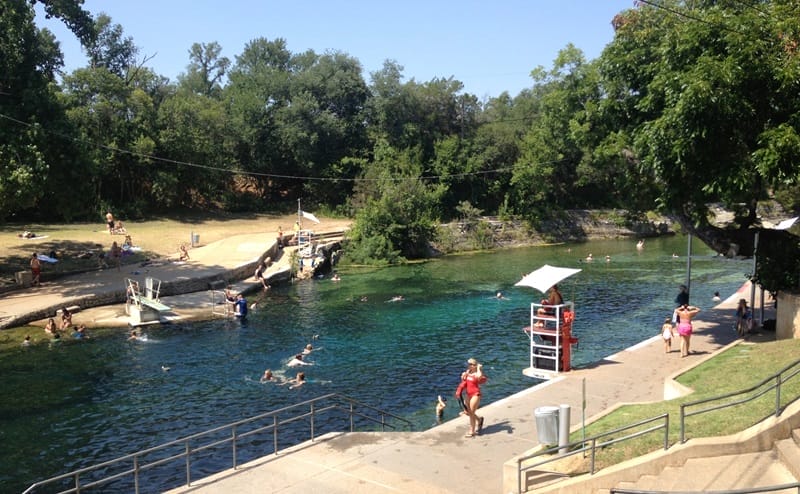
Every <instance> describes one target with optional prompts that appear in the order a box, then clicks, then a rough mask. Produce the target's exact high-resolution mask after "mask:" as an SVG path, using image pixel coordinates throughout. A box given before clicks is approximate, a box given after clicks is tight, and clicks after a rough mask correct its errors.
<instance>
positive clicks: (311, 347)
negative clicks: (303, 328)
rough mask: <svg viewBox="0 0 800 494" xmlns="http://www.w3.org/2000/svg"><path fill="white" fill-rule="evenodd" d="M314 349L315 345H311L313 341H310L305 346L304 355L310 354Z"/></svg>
mask: <svg viewBox="0 0 800 494" xmlns="http://www.w3.org/2000/svg"><path fill="white" fill-rule="evenodd" d="M313 351H314V347H313V346H311V343H309V344H308V345H306V347H305V348H303V355H308V354H310V353H311V352H313Z"/></svg>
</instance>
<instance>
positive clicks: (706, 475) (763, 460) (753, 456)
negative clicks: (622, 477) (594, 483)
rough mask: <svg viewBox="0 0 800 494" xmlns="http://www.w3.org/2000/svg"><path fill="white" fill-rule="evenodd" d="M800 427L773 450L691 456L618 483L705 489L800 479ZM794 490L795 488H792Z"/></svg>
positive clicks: (649, 487) (644, 487) (656, 488)
mask: <svg viewBox="0 0 800 494" xmlns="http://www.w3.org/2000/svg"><path fill="white" fill-rule="evenodd" d="M799 474H800V429H795V430H794V431H793V432H792V437H791V438H789V439H783V440H780V441H777V442H776V443H775V444H774V446H773V448H772V449H771V450H767V451H760V452H756V453H743V454H738V455H727V456H717V457H709V458H691V459H689V460H687V461H686V463H684V465H683V466H681V467H666V468H664V469H663V470H662V471H661V473H659V474H658V475H643V476H642V477H640V478H639V480H637V481H636V482H620V483H619V484H618V485H617V487H618V488H624V489H636V490H653V491H666V492H669V491H673V492H674V491H686V492H691V491H694V492H703V491H710V490H729V489H742V488H747V487H766V486H771V485H780V484H789V483H793V482H798V481H800V475H799ZM791 492H796V489H795V490H791Z"/></svg>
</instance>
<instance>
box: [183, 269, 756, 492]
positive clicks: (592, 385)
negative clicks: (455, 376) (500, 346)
mask: <svg viewBox="0 0 800 494" xmlns="http://www.w3.org/2000/svg"><path fill="white" fill-rule="evenodd" d="M746 287H747V288H746ZM746 287H743V288H742V289H741V290H740V291H739V292H738V293H736V294H733V295H732V296H731V297H730V298H729V299H728V300H726V301H725V302H723V303H721V304H720V305H719V306H718V307H716V308H715V309H710V310H705V311H703V312H701V313H700V315H698V316H697V319H696V321H695V325H694V326H695V335H694V336H693V337H692V345H691V346H692V350H693V353H692V355H690V356H688V357H686V358H681V356H680V351H676V350H673V352H672V353H670V354H665V353H664V346H663V343H662V340H661V339H660V337H659V336H656V337H653V338H651V339H649V340H646V341H644V342H642V343H640V344H638V345H635V346H634V347H631V348H628V349H626V350H624V351H621V352H619V353H617V354H615V355H611V356H609V357H607V358H605V359H603V360H602V361H600V362H597V363H596V364H595V365H592V366H590V367H589V368H582V369H578V370H574V371H572V372H569V373H566V374H565V375H563V376H561V377H559V378H557V379H554V380H552V381H548V382H546V383H543V384H541V385H538V386H535V387H532V388H530V389H528V390H526V391H523V392H520V393H518V394H515V395H513V396H510V397H508V398H505V399H503V400H500V401H498V402H494V403H492V404H491V405H488V406H486V407H482V408H481V414H482V415H483V416H484V417H485V419H486V425H485V426H484V430H483V433H482V434H481V435H480V436H477V437H475V438H465V437H464V433H465V432H466V429H467V423H466V418H463V417H459V418H456V419H453V420H450V421H448V422H446V423H444V424H442V425H440V426H438V427H435V428H432V429H429V430H426V431H423V432H417V433H353V434H332V435H329V436H327V438H324V439H322V440H318V441H317V442H315V443H304V444H302V445H299V446H297V447H296V448H293V450H290V451H288V452H285V453H281V454H280V455H278V456H268V457H265V458H261V459H259V460H256V461H254V462H252V463H250V464H248V465H245V466H243V467H240V468H239V469H238V470H236V471H233V470H229V471H226V472H222V473H220V474H218V475H215V476H211V477H209V478H207V479H203V480H199V481H196V482H194V483H193V485H192V486H190V487H182V488H179V489H175V490H172V491H169V492H171V493H187V492H196V493H204V494H206V493H227V492H237V493H263V492H281V493H295V492H297V493H304V494H308V493H342V494H344V493H382V492H385V493H389V492H414V493H428V492H430V493H459V494H460V493H461V492H463V491H464V490H469V491H471V492H486V493H502V492H504V490H503V487H504V486H503V464H504V463H505V462H506V461H508V460H509V459H511V458H513V457H515V456H517V455H521V454H524V453H526V452H527V451H529V450H531V449H533V448H534V447H536V446H537V445H538V441H537V433H536V421H535V417H534V409H536V408H537V407H540V406H545V405H556V406H557V405H561V404H567V405H570V407H571V424H572V426H573V427H575V426H577V425H578V424H580V422H581V401H582V397H581V389H582V383H583V380H584V379H585V381H586V389H587V399H586V410H585V414H586V417H587V422H588V421H589V419H590V418H591V417H593V416H595V415H598V414H601V413H604V412H605V411H606V410H608V409H609V408H611V407H612V406H614V405H616V404H618V403H628V402H643V401H644V402H646V401H660V400H662V399H664V394H665V392H666V390H665V386H664V385H663V383H664V382H665V380H666V379H667V378H668V377H669V376H671V375H673V374H675V373H677V372H679V371H681V370H683V369H688V368H690V367H693V366H695V365H697V364H698V363H700V362H701V361H703V360H705V359H707V358H709V357H711V356H712V355H713V354H714V352H716V351H717V350H719V349H721V348H723V347H724V346H726V345H728V344H729V343H731V342H733V341H734V340H735V339H736V334H735V332H734V331H733V330H732V326H733V320H734V312H735V306H736V301H737V300H738V299H739V298H741V297H743V296H744V297H749V285H746ZM745 290H746V292H745ZM743 293H746V295H743ZM673 348H674V345H673ZM521 379H527V378H525V377H523V376H521ZM532 382H533V381H532Z"/></svg>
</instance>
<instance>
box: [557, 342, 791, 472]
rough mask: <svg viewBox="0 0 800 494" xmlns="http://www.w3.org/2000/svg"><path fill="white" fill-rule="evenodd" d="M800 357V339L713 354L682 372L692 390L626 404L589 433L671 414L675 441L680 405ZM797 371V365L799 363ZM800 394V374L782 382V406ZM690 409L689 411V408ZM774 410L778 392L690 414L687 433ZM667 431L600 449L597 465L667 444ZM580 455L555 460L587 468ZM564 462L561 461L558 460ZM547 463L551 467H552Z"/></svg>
mask: <svg viewBox="0 0 800 494" xmlns="http://www.w3.org/2000/svg"><path fill="white" fill-rule="evenodd" d="M799 357H800V340H781V341H775V342H767V343H758V344H751V343H741V344H739V345H736V346H734V347H731V348H730V349H728V350H726V351H725V352H723V353H721V354H719V355H717V356H715V357H714V358H712V359H710V360H708V361H706V362H704V363H702V364H700V365H699V366H697V367H695V368H694V369H692V370H690V371H688V372H686V373H685V374H683V375H681V376H680V378H679V379H678V382H680V383H681V384H683V385H684V386H687V387H689V388H692V389H694V391H695V392H694V393H692V394H690V395H688V396H684V397H682V398H676V399H674V400H670V401H662V402H658V403H651V404H645V405H626V406H623V407H621V408H619V409H617V410H615V411H614V412H612V413H610V414H608V415H606V416H604V417H602V418H600V419H599V420H597V421H596V422H593V423H592V424H590V425H588V426H587V430H586V437H592V436H595V435H597V434H601V433H603V432H606V431H611V430H614V429H617V428H620V427H625V426H628V425H631V424H634V423H636V422H639V421H642V420H645V419H648V418H651V417H655V416H658V415H661V414H664V413H669V416H670V417H669V418H670V427H669V428H670V433H669V443H670V445H674V444H676V443H678V441H679V440H680V405H681V404H683V403H689V402H693V401H697V400H701V399H704V398H710V397H714V396H719V395H724V394H726V393H730V392H734V391H740V390H743V389H747V388H750V387H752V386H754V385H756V384H758V383H759V382H760V381H763V380H764V379H766V378H767V377H769V376H771V375H774V374H775V373H777V372H778V371H780V370H782V369H783V368H784V367H786V366H788V365H790V364H792V363H794V362H796V361H797V360H798V358H799ZM793 370H797V367H795V368H794V369H793ZM760 391H763V387H762V388H759V389H757V390H754V391H753V392H751V393H749V394H747V395H746V396H737V397H733V398H729V399H726V400H723V401H718V402H713V403H709V404H705V405H701V406H699V407H693V408H692V409H691V410H693V411H697V410H699V409H705V408H709V407H711V406H714V405H719V404H723V403H731V402H734V401H738V400H741V399H742V398H749V397H751V396H754V395H756V394H758V393H759V392H760ZM798 397H800V375H797V376H794V378H792V379H791V380H790V381H788V382H786V383H783V385H782V387H781V406H785V405H786V404H788V403H790V402H792V401H794V400H796V399H797V398H798ZM687 411H688V410H687ZM774 411H775V391H774V390H772V391H770V392H767V393H765V394H764V395H763V396H760V397H759V398H756V399H755V400H753V401H750V402H748V403H744V404H739V405H734V406H732V407H728V408H724V409H721V410H715V411H713V412H708V413H704V414H701V415H697V416H694V417H689V418H687V419H686V438H687V439H691V438H700V437H713V436H725V435H729V434H734V433H737V432H740V431H742V430H744V429H747V428H748V427H750V426H752V425H755V424H756V423H758V422H760V421H761V420H763V419H764V418H766V417H768V416H769V415H771V414H773V413H774ZM654 425H658V423H651V424H648V425H646V426H642V427H641V430H644V429H646V428H649V427H652V426H654ZM634 432H636V430H635V429H634V430H629V431H625V432H624V433H620V434H617V435H616V436H608V437H605V438H604V439H603V440H604V441H608V440H610V439H612V438H614V437H622V436H624V435H630V434H632V433H634ZM581 438H582V434H581V432H580V431H578V432H577V433H573V434H572V435H571V437H570V441H580V440H581ZM663 441H664V431H663V430H657V431H655V432H650V433H649V434H646V435H644V436H641V437H639V438H635V439H631V440H627V441H624V442H621V443H618V444H614V445H611V446H608V447H605V448H602V449H600V450H598V452H597V456H596V460H595V461H596V464H595V467H596V469H601V468H605V467H608V466H611V465H615V464H617V463H620V462H622V461H625V460H627V459H630V458H635V457H637V456H641V455H643V454H646V453H649V452H652V451H656V450H659V449H662V448H663ZM580 456H581V455H576V457H577V458H573V459H571V460H570V461H564V462H563V463H562V464H561V465H557V466H556V469H558V470H560V471H564V472H568V473H571V474H579V473H585V472H588V471H589V461H588V458H587V459H586V460H583V459H582V458H581V459H578V458H580ZM560 463H561V462H560ZM548 468H549V467H548Z"/></svg>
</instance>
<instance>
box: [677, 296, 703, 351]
mask: <svg viewBox="0 0 800 494" xmlns="http://www.w3.org/2000/svg"><path fill="white" fill-rule="evenodd" d="M698 312H700V308H699V307H693V306H691V305H689V304H684V305H682V306H680V307H678V308H677V309H675V313H676V314H677V317H678V335H679V336H680V337H681V357H685V356H687V355H689V354H690V353H692V351H691V349H690V348H689V347H690V344H691V341H692V318H694V316H696V315H697V313H698Z"/></svg>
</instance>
